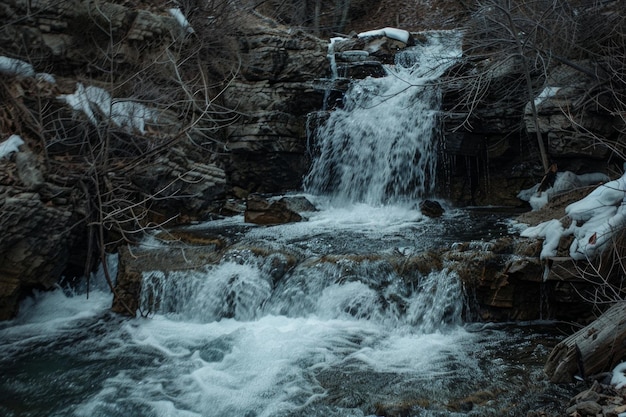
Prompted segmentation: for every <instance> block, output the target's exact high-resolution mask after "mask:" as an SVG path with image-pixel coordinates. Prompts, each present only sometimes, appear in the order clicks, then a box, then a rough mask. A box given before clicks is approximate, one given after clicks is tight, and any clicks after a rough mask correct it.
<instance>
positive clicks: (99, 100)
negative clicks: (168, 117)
mask: <svg viewBox="0 0 626 417" xmlns="http://www.w3.org/2000/svg"><path fill="white" fill-rule="evenodd" d="M57 99H59V100H61V101H63V102H65V103H66V104H67V105H69V106H70V107H71V108H72V109H73V110H75V111H77V112H80V113H83V114H84V115H85V116H87V118H88V119H89V121H91V122H92V123H93V124H97V123H98V120H102V118H103V117H105V118H109V119H110V121H112V122H113V123H114V124H115V125H117V126H120V127H125V128H127V129H128V131H133V130H137V131H139V132H141V133H145V126H146V122H155V121H156V119H157V112H156V111H155V110H151V109H149V108H147V107H146V106H144V105H143V104H141V103H137V102H134V101H130V100H121V99H112V98H111V95H110V94H109V93H108V92H107V91H106V90H104V89H102V88H99V87H94V86H88V87H85V86H84V85H82V84H81V83H78V84H77V85H76V91H75V92H74V94H63V95H60V96H58V97H57Z"/></svg>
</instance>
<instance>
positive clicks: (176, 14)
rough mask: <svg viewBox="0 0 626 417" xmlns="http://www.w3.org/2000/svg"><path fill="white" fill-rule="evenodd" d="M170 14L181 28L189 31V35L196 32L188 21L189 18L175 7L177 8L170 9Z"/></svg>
mask: <svg viewBox="0 0 626 417" xmlns="http://www.w3.org/2000/svg"><path fill="white" fill-rule="evenodd" d="M168 12H169V14H170V15H171V16H172V17H173V18H174V19H176V21H177V22H178V24H179V25H180V27H181V28H183V29H185V30H186V31H187V33H194V30H193V28H192V27H191V25H190V24H189V21H188V20H187V18H186V17H185V15H184V14H183V12H182V11H181V10H180V9H179V8H177V7H175V8H172V9H169V10H168Z"/></svg>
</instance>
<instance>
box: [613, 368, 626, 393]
mask: <svg viewBox="0 0 626 417" xmlns="http://www.w3.org/2000/svg"><path fill="white" fill-rule="evenodd" d="M625 373H626V362H622V363H620V364H619V365H617V366H616V367H615V368H613V372H612V374H613V376H612V377H611V385H614V386H615V389H621V388H624V387H626V374H625Z"/></svg>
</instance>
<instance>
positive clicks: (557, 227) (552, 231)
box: [520, 219, 565, 259]
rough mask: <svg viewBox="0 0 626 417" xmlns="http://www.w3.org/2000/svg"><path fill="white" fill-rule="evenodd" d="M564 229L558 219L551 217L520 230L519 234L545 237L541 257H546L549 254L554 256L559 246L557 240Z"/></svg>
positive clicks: (538, 237) (539, 237)
mask: <svg viewBox="0 0 626 417" xmlns="http://www.w3.org/2000/svg"><path fill="white" fill-rule="evenodd" d="M564 232H565V229H564V228H563V225H562V224H561V222H560V221H559V220H556V219H552V220H549V221H547V222H543V223H541V224H538V225H537V226H534V227H529V228H527V229H525V230H524V231H522V233H521V234H520V235H521V236H523V237H531V238H537V239H541V238H543V239H545V240H544V242H543V248H542V249H541V255H539V257H540V258H541V259H545V258H548V257H550V256H556V251H557V249H558V247H559V241H560V240H561V236H563V233H564Z"/></svg>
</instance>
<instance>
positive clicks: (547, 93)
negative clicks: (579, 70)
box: [535, 87, 561, 106]
mask: <svg viewBox="0 0 626 417" xmlns="http://www.w3.org/2000/svg"><path fill="white" fill-rule="evenodd" d="M560 89H561V87H545V88H544V89H543V90H542V91H541V93H539V95H538V96H537V97H536V98H535V106H539V105H540V104H541V103H543V102H544V101H546V100H547V99H549V98H551V97H554V96H556V94H557V93H558V92H559V90H560Z"/></svg>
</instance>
